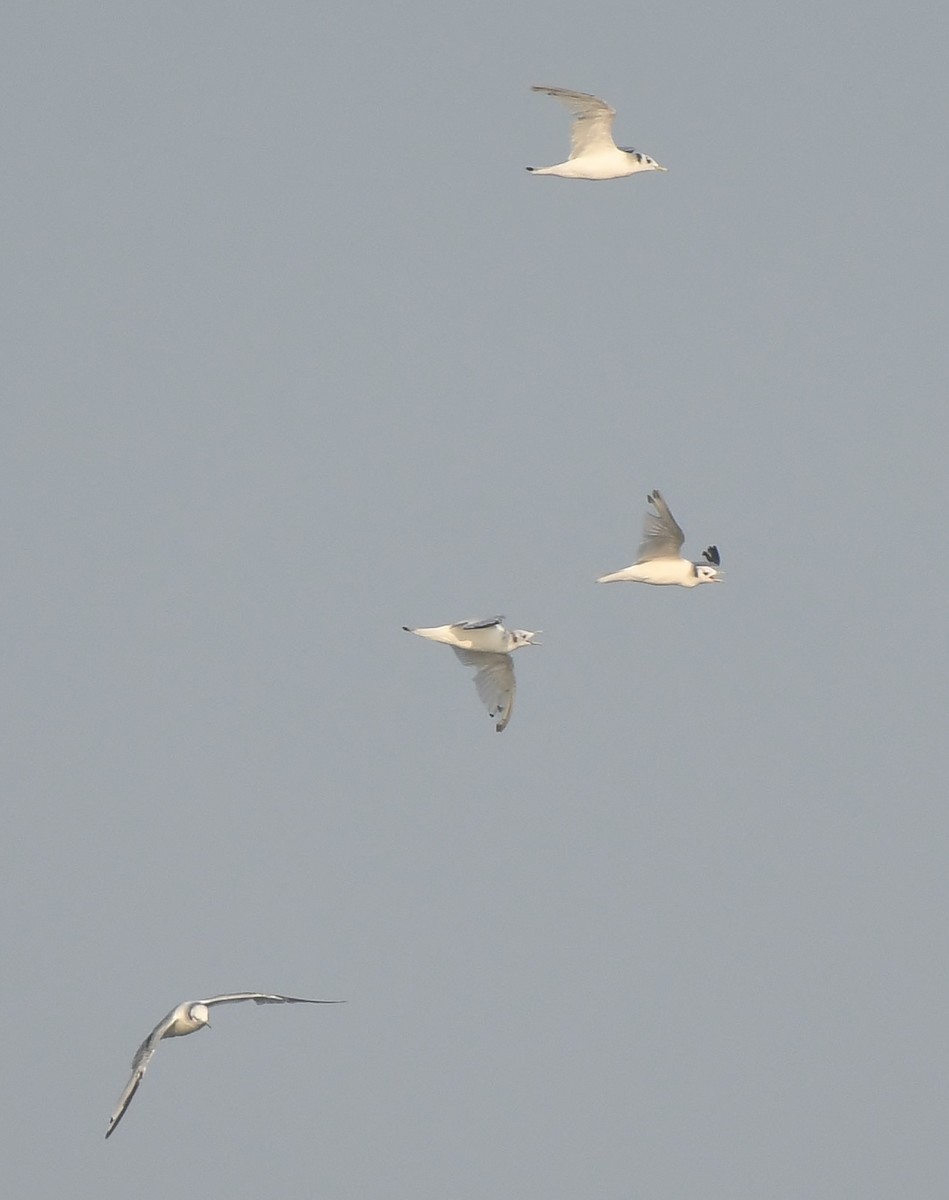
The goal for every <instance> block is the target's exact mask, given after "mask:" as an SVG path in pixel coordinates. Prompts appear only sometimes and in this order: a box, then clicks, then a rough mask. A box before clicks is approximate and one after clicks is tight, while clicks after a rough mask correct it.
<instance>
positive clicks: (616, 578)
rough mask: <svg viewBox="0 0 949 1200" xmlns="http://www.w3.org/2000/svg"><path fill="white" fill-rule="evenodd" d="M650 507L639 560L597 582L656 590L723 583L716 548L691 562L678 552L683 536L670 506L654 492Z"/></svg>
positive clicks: (708, 549)
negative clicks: (648, 586)
mask: <svg viewBox="0 0 949 1200" xmlns="http://www.w3.org/2000/svg"><path fill="white" fill-rule="evenodd" d="M646 500H647V501H648V503H649V504H650V505H651V506H652V507H651V509H648V510H647V511H646V518H645V521H644V522H643V540H642V543H641V545H640V547H639V551H638V558H637V559H636V561H635V562H634V563H633V564H632V566H629V567H624V568H623V569H622V570H621V571H614V572H613V573H612V574H610V575H601V576H600V578H599V579H598V580H597V583H623V582H625V581H627V580H628V581H629V582H631V583H651V584H654V585H655V586H657V587H664V586H668V585H670V584H671V585H678V586H679V587H687V588H692V587H698V585H699V584H700V583H722V582H723V580H722V576H721V574H720V572H719V571H718V566H719V564H720V563H721V558H720V556H719V553H718V547H717V546H708V547H706V549H705V550H703V551H702V557H703V558H704V559H705V562H703V563H694V562H691V561H690V560H689V559H687V558H683V557H682V555H681V554H680V553H679V552H680V550H681V549H682V543H683V542H684V541H685V534H684V533H683V532H682V530H681V528H680V527H679V525H678V523H677V522H676V519H675V517H674V516H673V515H672V513H671V512H670V511H669V506H668V504H666V502H665V500H663V498H662V496H661V495H660V493H659V492H658V491H656V490H655V489H654V490H653V491H652V492H650V494H649V495H648V496H647V497H646Z"/></svg>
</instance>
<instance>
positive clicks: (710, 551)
mask: <svg viewBox="0 0 949 1200" xmlns="http://www.w3.org/2000/svg"><path fill="white" fill-rule="evenodd" d="M702 557H703V558H704V559H705V561H706V562H707V563H711V565H712V566H713V567H720V566H721V565H722V556H721V555H720V554H719V552H718V547H717V546H706V548H705V549H704V550H703V551H702Z"/></svg>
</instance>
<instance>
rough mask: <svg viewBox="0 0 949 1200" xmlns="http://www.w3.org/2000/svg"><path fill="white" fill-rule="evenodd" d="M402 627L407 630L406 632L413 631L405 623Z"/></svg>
mask: <svg viewBox="0 0 949 1200" xmlns="http://www.w3.org/2000/svg"><path fill="white" fill-rule="evenodd" d="M402 628H403V629H404V630H405V632H406V633H411V632H412V630H411V629H409V627H408V625H403V626H402Z"/></svg>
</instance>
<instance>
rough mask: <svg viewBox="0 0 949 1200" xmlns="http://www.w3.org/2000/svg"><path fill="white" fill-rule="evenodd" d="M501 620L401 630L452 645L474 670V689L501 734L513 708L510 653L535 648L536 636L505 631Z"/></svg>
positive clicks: (513, 682) (513, 691) (526, 632)
mask: <svg viewBox="0 0 949 1200" xmlns="http://www.w3.org/2000/svg"><path fill="white" fill-rule="evenodd" d="M503 621H504V618H503V617H488V618H487V619H485V620H483V621H458V622H456V623H454V624H452V625H433V626H430V627H429V628H427V629H412V628H410V627H409V626H408V625H403V626H402V628H403V629H404V630H405V632H406V633H415V634H418V636H419V637H423V638H427V639H428V640H429V641H430V642H441V643H442V645H444V646H451V648H452V649H453V650H454V652H455V654H457V656H458V657H459V658H460V659H461V661H462V662H463V663H464V664H465V666H468V667H474V668H475V672H476V673H475V687H476V688H477V689H478V695H479V696H480V698H481V702H482V704H484V706H485V708H487V710H488V713H489V715H490V716H491V717H492V718H496V719H497V724H496V725H495V727H494V728H495V729H496V730H497V732H498V733H503V732H504V730H505V729H506V728H507V724H508V722H509V721H510V719H511V713H512V711H513V709H514V693H515V691H516V684H515V680H514V665H513V663H512V662H511V654H512V652H513V651H514V650H518V649H520V647H521V646H537V645H539V643H538V642H535V641H534V638H536V637H537V634H536V633H531V632H530V631H529V630H527V629H505V628H504V625H503Z"/></svg>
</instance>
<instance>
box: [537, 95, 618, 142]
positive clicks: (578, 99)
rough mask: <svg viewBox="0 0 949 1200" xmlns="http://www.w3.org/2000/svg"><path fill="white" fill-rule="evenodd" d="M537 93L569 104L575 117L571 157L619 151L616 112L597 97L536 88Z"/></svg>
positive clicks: (571, 132)
mask: <svg viewBox="0 0 949 1200" xmlns="http://www.w3.org/2000/svg"><path fill="white" fill-rule="evenodd" d="M531 90H532V91H535V92H544V94H545V95H547V96H553V97H554V99H555V100H559V101H560V103H561V104H565V105H566V106H567V108H569V109H570V111H571V112H572V113H573V117H574V120H573V126H572V128H571V130H570V157H571V158H579V157H580V156H581V155H582V154H589V153H590V152H591V151H596V150H611V149H615V148H616V143H615V142H614V141H613V118H614V117H615V116H616V109H615V108H610V106H609V105H608V104H607V103H605V102H604V101H603V100H600V99H599V97H597V96H590V95H589V94H588V93H587V92H571V91H570V90H569V89H568V88H554V87H534V88H532V89H531Z"/></svg>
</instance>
